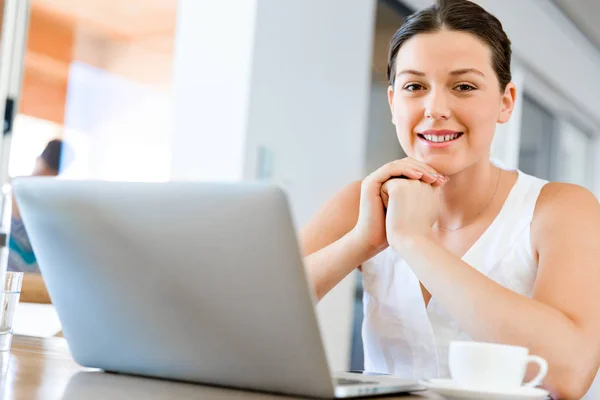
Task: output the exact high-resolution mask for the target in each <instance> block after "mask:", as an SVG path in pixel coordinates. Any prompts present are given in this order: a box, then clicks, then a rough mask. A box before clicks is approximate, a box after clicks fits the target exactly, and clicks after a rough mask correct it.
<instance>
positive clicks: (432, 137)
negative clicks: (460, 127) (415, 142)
mask: <svg viewBox="0 0 600 400" xmlns="http://www.w3.org/2000/svg"><path fill="white" fill-rule="evenodd" d="M423 137H424V138H425V139H427V140H429V141H430V142H434V143H441V142H448V141H450V140H454V139H456V138H458V133H454V134H452V135H446V136H438V135H423Z"/></svg>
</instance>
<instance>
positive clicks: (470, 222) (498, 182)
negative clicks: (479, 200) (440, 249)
mask: <svg viewBox="0 0 600 400" xmlns="http://www.w3.org/2000/svg"><path fill="white" fill-rule="evenodd" d="M501 173H502V170H501V169H500V168H498V179H496V188H495V189H494V194H492V197H491V198H490V200H489V201H488V202H487V204H486V205H485V207H483V208H482V209H481V211H479V213H477V215H476V216H474V217H473V218H471V220H470V221H469V222H467V223H466V224H463V225H461V226H459V227H458V228H452V229H448V228H442V227H441V226H439V225H438V226H437V228H438V230H440V231H443V232H454V231H457V230H459V229H462V228H464V227H465V226H468V225H471V224H472V223H473V222H475V221H476V220H477V218H479V216H480V215H481V214H482V213H483V212H484V211H485V210H487V208H488V207H489V206H490V204H492V201H493V200H494V197H496V193H497V192H498V186H500V175H501Z"/></svg>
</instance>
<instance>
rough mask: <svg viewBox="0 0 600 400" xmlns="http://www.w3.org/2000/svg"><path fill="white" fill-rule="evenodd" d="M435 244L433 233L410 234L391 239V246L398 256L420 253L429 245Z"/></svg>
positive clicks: (394, 236) (395, 236)
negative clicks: (419, 251) (421, 249)
mask: <svg viewBox="0 0 600 400" xmlns="http://www.w3.org/2000/svg"><path fill="white" fill-rule="evenodd" d="M431 242H433V238H432V236H431V233H429V234H427V233H410V234H404V235H393V236H392V237H391V238H390V246H392V248H393V249H394V250H395V251H396V252H397V253H398V254H406V253H410V252H414V251H418V250H419V248H421V247H423V245H425V244H427V243H431Z"/></svg>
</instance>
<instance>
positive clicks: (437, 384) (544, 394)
mask: <svg viewBox="0 0 600 400" xmlns="http://www.w3.org/2000/svg"><path fill="white" fill-rule="evenodd" d="M419 383H420V384H421V385H423V386H425V387H426V388H427V389H428V390H430V391H432V392H434V393H437V394H439V395H442V396H444V397H445V398H447V399H452V400H454V399H456V400H458V399H460V400H464V399H477V400H481V399H486V400H545V399H548V398H549V397H548V395H549V393H548V391H546V390H544V389H540V388H531V387H521V388H518V389H511V390H503V391H491V390H482V389H469V388H464V387H459V386H458V385H457V384H456V382H454V381H452V379H426V380H422V381H421V382H419Z"/></svg>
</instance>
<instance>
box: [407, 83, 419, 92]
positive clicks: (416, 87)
mask: <svg viewBox="0 0 600 400" xmlns="http://www.w3.org/2000/svg"><path fill="white" fill-rule="evenodd" d="M402 89H403V90H406V91H408V92H416V91H417V90H423V89H424V87H423V85H421V84H419V83H409V84H407V85H405V86H404V87H403V88H402Z"/></svg>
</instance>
